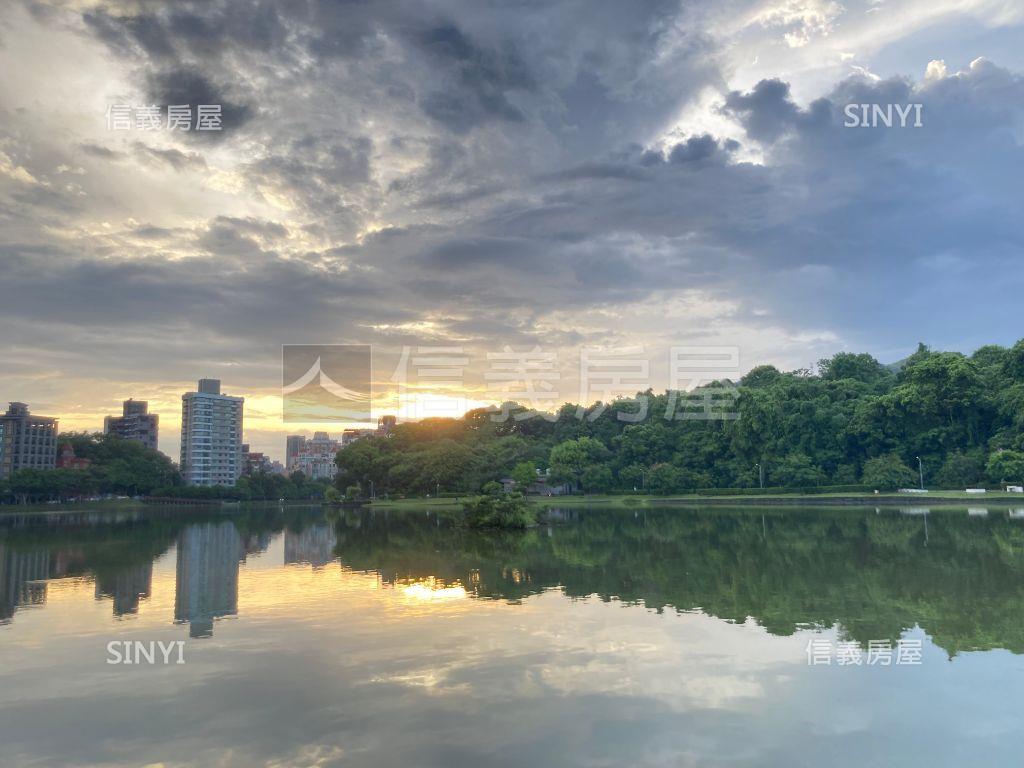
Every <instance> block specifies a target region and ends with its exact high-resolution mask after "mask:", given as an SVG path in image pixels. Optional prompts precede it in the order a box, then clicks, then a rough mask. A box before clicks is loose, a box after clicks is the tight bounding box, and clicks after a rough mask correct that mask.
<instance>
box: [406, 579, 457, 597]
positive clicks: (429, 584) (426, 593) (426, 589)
mask: <svg viewBox="0 0 1024 768" xmlns="http://www.w3.org/2000/svg"><path fill="white" fill-rule="evenodd" d="M402 594H403V595H405V596H406V597H410V598H413V599H414V600H461V599H463V598H465V597H466V596H467V594H468V593H467V592H466V589H465V588H464V587H463V586H462V585H461V584H455V585H453V586H450V587H446V586H443V584H438V582H437V580H436V579H434V578H430V579H427V580H426V581H418V582H416V583H415V584H409V585H408V586H405V587H402Z"/></svg>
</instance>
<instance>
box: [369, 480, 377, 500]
mask: <svg viewBox="0 0 1024 768" xmlns="http://www.w3.org/2000/svg"><path fill="white" fill-rule="evenodd" d="M375 498H377V497H376V496H374V495H373V480H370V501H373V500H374V499H375Z"/></svg>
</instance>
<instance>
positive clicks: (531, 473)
mask: <svg viewBox="0 0 1024 768" xmlns="http://www.w3.org/2000/svg"><path fill="white" fill-rule="evenodd" d="M512 479H513V480H515V481H516V487H517V488H518V489H519V490H521V491H522V492H523V493H526V490H527V489H528V488H529V487H530V486H531V485H533V484H534V483H535V482H536V481H537V467H536V465H535V464H534V463H533V462H532V461H521V462H519V463H518V464H516V465H515V467H513V468H512Z"/></svg>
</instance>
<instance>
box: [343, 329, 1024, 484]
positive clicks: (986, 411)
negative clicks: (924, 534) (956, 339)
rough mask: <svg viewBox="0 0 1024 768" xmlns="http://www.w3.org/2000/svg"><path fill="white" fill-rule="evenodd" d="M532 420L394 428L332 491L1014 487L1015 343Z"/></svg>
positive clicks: (842, 359)
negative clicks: (530, 486) (526, 485)
mask: <svg viewBox="0 0 1024 768" xmlns="http://www.w3.org/2000/svg"><path fill="white" fill-rule="evenodd" d="M641 400H642V401H643V402H644V404H645V407H643V408H641V406H640V405H639V402H640V401H641ZM641 412H642V415H643V418H641V419H639V420H637V415H638V414H639V413H641ZM528 415H529V414H528V413H527V411H526V409H525V408H522V407H520V406H519V405H517V404H505V405H503V406H502V407H501V408H500V409H498V408H490V409H488V408H481V409H476V410H473V411H470V412H468V413H467V414H465V416H464V417H462V418H460V419H439V418H434V419H424V420H422V421H419V422H413V423H407V424H400V425H398V426H397V427H396V428H395V429H394V431H393V433H392V435H391V436H390V437H367V438H364V439H362V440H359V441H357V442H354V443H352V444H350V445H348V446H346V447H345V448H343V449H342V450H341V451H340V452H339V454H338V457H337V463H338V467H339V475H338V485H339V488H347V487H350V486H352V485H358V486H359V488H360V492H361V493H363V494H364V495H368V494H369V493H371V492H372V493H373V494H374V495H377V496H381V495H384V494H389V495H405V496H417V495H427V494H436V493H442V494H444V493H475V492H478V491H479V490H480V489H481V488H482V487H483V485H484V484H485V483H487V482H490V481H494V480H498V479H501V478H506V477H514V478H516V479H517V480H519V481H520V482H523V481H525V480H527V479H529V478H530V477H531V473H535V472H536V470H547V471H548V472H549V474H548V481H549V483H566V484H568V485H569V486H571V487H572V488H573V489H576V490H580V491H584V492H615V491H634V490H636V491H647V492H650V493H682V492H690V491H695V490H698V489H716V488H757V487H759V486H761V485H762V484H763V485H764V486H765V487H777V488H820V487H826V486H836V487H843V488H847V489H850V490H852V489H854V488H863V489H871V488H874V489H880V490H891V489H895V488H900V487H914V486H917V485H918V484H919V483H920V482H921V481H922V480H923V482H924V484H925V485H927V486H928V487H933V488H952V489H955V488H959V489H962V488H965V487H969V486H975V485H989V486H998V485H1002V484H1006V483H1013V484H1024V340H1022V341H1019V342H1017V343H1016V344H1015V345H1013V346H1012V347H1009V348H1006V347H1001V346H995V345H989V346H984V347H982V348H980V349H978V350H977V351H975V352H974V353H973V354H971V355H965V354H962V353H959V352H942V351H933V350H931V349H929V348H928V347H926V346H924V345H923V344H922V345H919V347H918V349H917V351H916V352H915V353H914V354H912V355H911V356H910V357H908V358H907V359H905V360H903V361H900V362H899V363H897V364H894V365H891V366H886V365H882V364H881V363H879V362H878V361H877V360H876V359H875V358H873V357H872V356H871V355H868V354H857V353H850V352H841V353H838V354H836V355H834V356H832V357H830V358H826V359H823V360H821V361H819V363H818V365H817V367H816V370H814V371H811V370H795V371H787V372H784V371H780V370H778V369H777V368H775V367H773V366H770V365H763V366H759V367H757V368H754V369H753V370H751V371H750V372H749V373H748V374H746V375H745V376H744V377H743V378H742V379H741V380H740V381H738V382H729V381H723V382H715V383H713V384H710V385H708V386H706V387H702V388H700V389H698V390H695V391H694V392H690V393H681V394H673V393H669V392H666V393H662V394H654V393H653V392H652V391H650V390H648V391H647V392H641V393H638V394H637V398H630V399H621V400H616V401H615V402H612V403H608V404H601V403H598V404H595V405H593V406H589V407H586V408H580V407H579V406H577V405H574V404H568V403H567V404H566V405H564V406H562V407H561V408H560V409H559V410H558V412H557V413H554V414H537V415H533V416H532V417H530V418H524V416H528Z"/></svg>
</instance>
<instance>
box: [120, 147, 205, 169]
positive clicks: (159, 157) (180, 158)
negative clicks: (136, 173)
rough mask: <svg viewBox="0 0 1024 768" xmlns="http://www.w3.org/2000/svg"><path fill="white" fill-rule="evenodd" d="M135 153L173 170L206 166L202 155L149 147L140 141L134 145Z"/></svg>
mask: <svg viewBox="0 0 1024 768" xmlns="http://www.w3.org/2000/svg"><path fill="white" fill-rule="evenodd" d="M134 149H135V154H136V156H138V157H142V158H143V159H144V160H145V161H154V162H157V163H162V164H164V165H166V166H168V167H170V168H173V169H174V170H175V171H184V170H197V169H200V168H206V161H205V160H203V157H202V155H200V154H197V153H195V152H182V151H181V150H180V149H174V148H170V149H159V148H157V147H150V146H147V145H146V144H143V143H141V142H136V143H135V145H134Z"/></svg>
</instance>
